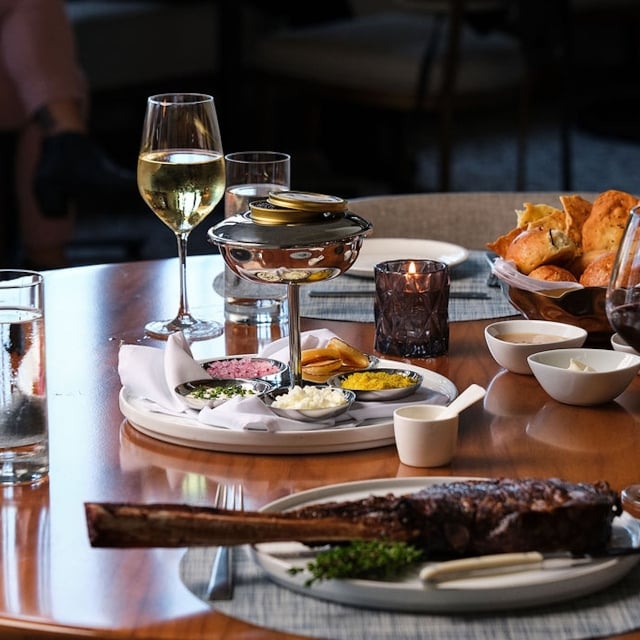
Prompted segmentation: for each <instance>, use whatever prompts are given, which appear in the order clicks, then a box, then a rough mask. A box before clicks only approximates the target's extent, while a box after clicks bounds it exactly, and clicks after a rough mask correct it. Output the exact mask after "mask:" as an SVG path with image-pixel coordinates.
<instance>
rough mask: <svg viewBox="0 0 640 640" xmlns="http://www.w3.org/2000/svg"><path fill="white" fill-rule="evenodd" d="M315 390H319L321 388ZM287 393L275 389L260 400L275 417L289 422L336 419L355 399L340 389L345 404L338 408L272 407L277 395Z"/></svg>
mask: <svg viewBox="0 0 640 640" xmlns="http://www.w3.org/2000/svg"><path fill="white" fill-rule="evenodd" d="M316 388H318V389H321V388H322V387H316ZM288 391H289V389H276V390H275V391H272V392H271V393H268V394H266V395H264V396H263V397H262V400H263V402H264V403H265V404H266V405H267V406H268V407H269V408H270V409H271V411H273V412H274V413H275V414H276V415H279V416H281V417H282V418H289V419H290V420H300V421H302V422H319V421H323V420H331V419H333V418H336V417H338V416H339V415H342V414H343V413H345V412H346V411H348V410H349V409H350V408H351V405H352V404H353V402H354V400H355V399H356V394H355V393H354V392H353V391H349V390H347V389H340V391H342V394H343V395H344V398H345V403H344V404H341V405H340V406H338V407H328V408H326V409H294V408H292V409H284V408H280V407H274V406H273V404H272V403H273V401H274V400H275V399H276V398H277V397H278V396H279V395H282V394H284V393H287V392H288Z"/></svg>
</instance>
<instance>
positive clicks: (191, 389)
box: [175, 378, 275, 409]
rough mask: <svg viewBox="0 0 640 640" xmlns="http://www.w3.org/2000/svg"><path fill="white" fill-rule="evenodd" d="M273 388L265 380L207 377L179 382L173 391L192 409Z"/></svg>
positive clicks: (215, 404) (259, 393)
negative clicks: (215, 378)
mask: <svg viewBox="0 0 640 640" xmlns="http://www.w3.org/2000/svg"><path fill="white" fill-rule="evenodd" d="M274 388H275V385H273V384H272V383H270V382H267V381H266V380H249V379H243V378H236V379H228V380H214V379H213V378H207V379H202V380H191V381H189V382H185V383H183V384H179V385H178V386H177V387H176V389H175V391H176V393H178V394H179V395H180V396H182V399H183V400H184V401H185V403H186V404H187V405H189V406H190V407H191V408H192V409H203V408H204V407H217V406H219V405H221V404H224V403H225V402H228V401H229V400H231V398H236V397H245V396H247V397H248V396H263V395H264V394H265V393H269V391H272V390H273V389H274Z"/></svg>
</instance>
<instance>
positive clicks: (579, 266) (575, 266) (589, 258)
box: [567, 249, 609, 279]
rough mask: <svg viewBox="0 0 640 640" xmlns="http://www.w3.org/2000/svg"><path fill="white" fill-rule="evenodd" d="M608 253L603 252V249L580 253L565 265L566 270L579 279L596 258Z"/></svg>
mask: <svg viewBox="0 0 640 640" xmlns="http://www.w3.org/2000/svg"><path fill="white" fill-rule="evenodd" d="M607 253H609V252H608V251H604V250H603V249H597V250H595V251H587V253H581V254H580V255H578V256H576V257H575V258H574V259H573V260H572V261H571V262H570V263H569V265H567V269H569V271H571V273H573V275H574V276H575V277H576V278H578V279H580V276H581V275H582V274H583V273H584V270H585V269H586V268H587V267H588V266H589V265H590V264H591V263H592V262H593V261H594V260H597V259H598V258H600V257H602V256H603V255H605V254H607Z"/></svg>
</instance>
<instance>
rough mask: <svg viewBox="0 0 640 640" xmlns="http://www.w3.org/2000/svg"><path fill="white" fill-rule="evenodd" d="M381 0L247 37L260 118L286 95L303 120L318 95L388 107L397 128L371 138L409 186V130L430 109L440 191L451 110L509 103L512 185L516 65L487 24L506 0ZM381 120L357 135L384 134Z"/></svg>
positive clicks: (521, 68) (519, 83) (519, 73)
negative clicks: (371, 6)
mask: <svg viewBox="0 0 640 640" xmlns="http://www.w3.org/2000/svg"><path fill="white" fill-rule="evenodd" d="M362 4H363V6H366V5H367V3H366V2H365V3H362ZM378 4H380V3H378ZM386 4H387V5H389V8H391V9H393V10H388V11H383V10H377V11H375V12H372V13H367V14H364V13H363V14H356V15H354V16H353V17H351V18H346V19H337V20H330V21H324V22H321V23H319V24H315V25H309V26H301V27H290V28H284V29H277V30H274V31H273V32H270V33H267V34H266V35H263V36H261V37H260V38H259V39H258V40H257V43H256V47H255V51H254V53H253V56H252V61H251V63H252V66H253V71H254V72H255V73H256V75H257V78H258V79H259V81H260V83H259V86H260V90H259V92H258V93H257V96H256V97H257V98H258V99H259V101H260V108H261V109H262V110H263V115H264V119H265V123H266V125H267V126H269V127H273V125H274V123H276V122H277V116H278V113H279V112H281V111H282V109H283V105H284V106H286V105H292V104H293V105H305V107H306V108H307V109H308V110H309V114H310V115H309V120H308V121H307V123H308V130H313V129H314V128H315V129H318V126H317V123H318V121H319V120H321V119H322V117H323V109H326V105H327V104H328V103H333V104H338V105H339V104H344V105H347V104H348V105H358V106H360V107H367V108H370V109H377V110H380V111H384V112H385V113H391V114H395V116H396V118H395V122H394V124H395V125H398V129H399V132H397V133H396V134H394V135H392V136H391V139H390V141H389V146H386V145H387V142H386V141H384V142H382V143H381V145H382V146H383V147H386V148H385V150H384V151H385V155H386V158H385V159H386V160H389V159H390V157H391V156H392V155H395V156H397V157H396V159H395V160H394V161H393V162H392V163H391V164H392V166H393V164H394V163H395V165H396V166H397V171H396V178H399V180H396V187H397V189H396V190H416V187H417V185H415V183H414V177H415V160H416V158H415V154H416V152H417V151H418V150H419V149H417V148H416V147H417V144H416V143H417V142H418V138H419V133H418V132H419V131H420V128H421V125H422V123H423V122H424V121H423V118H425V117H429V116H431V117H435V118H436V122H437V131H438V153H439V167H438V172H439V176H438V184H437V189H438V190H440V191H447V190H449V188H450V185H451V171H452V147H453V144H454V139H455V126H454V123H453V117H454V113H455V112H456V111H460V110H467V111H471V112H474V113H475V112H476V111H477V110H478V109H479V108H480V107H489V108H491V109H495V108H496V107H497V106H498V104H499V103H500V104H505V103H507V104H512V105H514V107H513V115H514V122H515V123H516V124H517V126H516V128H517V131H518V134H517V135H518V141H517V178H516V185H515V186H516V188H518V189H520V188H522V187H523V184H524V174H525V155H526V122H527V109H528V101H527V98H528V92H527V91H526V90H525V89H526V69H525V65H524V60H523V55H522V51H521V47H520V43H519V41H518V39H517V38H515V37H513V36H512V35H510V34H508V33H506V32H504V31H500V30H498V29H497V28H495V26H496V25H497V24H499V23H500V22H501V21H502V20H503V19H504V18H505V15H506V14H505V12H506V11H507V5H508V4H509V2H508V0H397V1H396V2H395V3H393V2H392V3H389V2H387V3H386ZM506 101H508V102H506ZM398 116H399V117H398ZM334 120H335V116H334ZM398 121H399V122H398ZM369 122H370V121H369V120H367V123H369ZM385 123H387V121H386V120H385ZM480 123H481V120H480ZM357 125H358V121H357V120H355V121H354V120H351V121H350V122H348V123H346V129H347V130H348V132H349V133H354V129H355V127H356V126H357ZM386 126H387V125H386V124H385V127H386ZM480 126H481V124H480ZM385 127H378V128H377V129H376V128H372V129H371V131H369V132H368V134H367V135H368V136H371V137H375V136H378V135H379V136H381V137H382V138H384V136H385V135H387V136H388V133H387V132H386V131H384V128H385ZM321 135H322V134H321ZM337 150H338V151H340V149H337ZM365 153H366V152H365ZM348 160H349V161H350V162H351V166H352V167H353V166H356V163H358V158H357V156H354V154H353V149H351V150H349V152H348ZM403 178H404V180H403Z"/></svg>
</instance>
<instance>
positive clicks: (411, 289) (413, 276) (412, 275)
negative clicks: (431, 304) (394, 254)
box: [404, 261, 418, 293]
mask: <svg viewBox="0 0 640 640" xmlns="http://www.w3.org/2000/svg"><path fill="white" fill-rule="evenodd" d="M404 278H405V287H404V290H405V292H406V293H417V292H418V275H417V270H416V263H415V262H413V261H412V262H410V263H409V266H408V268H407V273H406V275H405V277H404Z"/></svg>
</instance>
